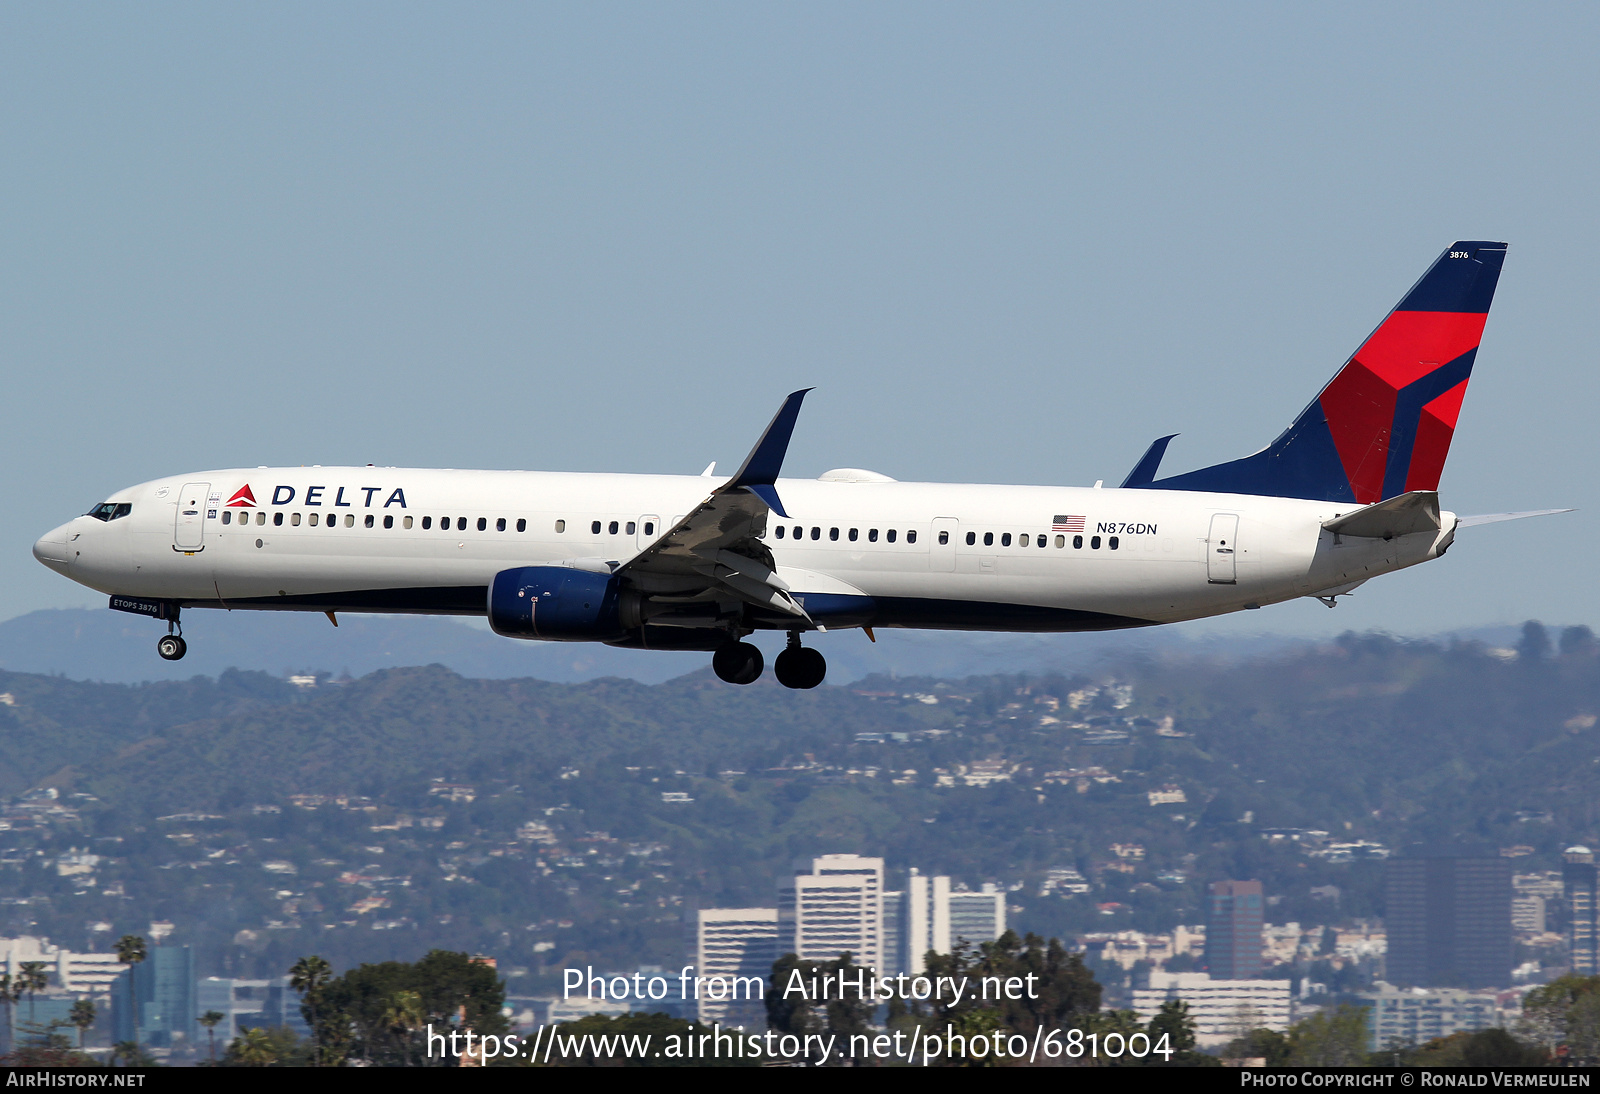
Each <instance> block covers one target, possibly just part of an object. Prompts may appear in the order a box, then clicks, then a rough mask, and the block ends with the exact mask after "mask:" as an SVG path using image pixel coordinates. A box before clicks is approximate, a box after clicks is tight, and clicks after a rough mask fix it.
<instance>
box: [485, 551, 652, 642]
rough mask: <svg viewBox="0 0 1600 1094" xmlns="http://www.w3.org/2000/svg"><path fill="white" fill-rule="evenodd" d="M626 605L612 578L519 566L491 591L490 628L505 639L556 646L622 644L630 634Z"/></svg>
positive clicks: (500, 575)
mask: <svg viewBox="0 0 1600 1094" xmlns="http://www.w3.org/2000/svg"><path fill="white" fill-rule="evenodd" d="M622 599H623V594H622V591H621V588H620V583H619V582H618V581H617V579H616V578H615V577H613V576H612V575H610V574H599V573H594V572H592V571H589V570H577V569H573V568H571V567H568V566H520V567H518V568H517V569H515V570H501V571H500V572H499V573H498V574H495V575H494V583H493V584H491V585H490V586H489V627H490V629H491V630H493V631H494V633H496V634H498V635H503V636H504V637H506V638H540V639H544V640H545V641H554V642H594V641H603V640H605V639H608V638H620V637H622V636H623V635H624V634H625V633H626V631H627V627H625V626H624V625H623V620H622V610H621V609H622V604H621V602H622ZM630 614H637V613H636V612H635V613H630ZM635 625H637V624H635Z"/></svg>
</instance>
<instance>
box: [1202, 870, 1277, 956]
mask: <svg viewBox="0 0 1600 1094" xmlns="http://www.w3.org/2000/svg"><path fill="white" fill-rule="evenodd" d="M1264 904H1265V900H1264V898H1263V896H1262V893H1261V882H1259V881H1215V882H1212V883H1211V892H1210V897H1209V900H1208V903H1207V905H1206V968H1207V969H1208V970H1209V971H1210V973H1211V978H1212V979H1213V980H1254V979H1255V978H1256V977H1258V976H1260V975H1261V968H1262V962H1261V920H1262V913H1263V905H1264Z"/></svg>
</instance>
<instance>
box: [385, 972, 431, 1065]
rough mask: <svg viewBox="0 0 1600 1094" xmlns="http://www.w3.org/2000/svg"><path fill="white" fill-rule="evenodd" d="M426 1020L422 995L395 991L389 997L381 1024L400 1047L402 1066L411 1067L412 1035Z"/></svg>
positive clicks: (413, 992)
mask: <svg viewBox="0 0 1600 1094" xmlns="http://www.w3.org/2000/svg"><path fill="white" fill-rule="evenodd" d="M427 1020H428V1015H427V1013H426V1012H425V1011H424V1010H423V1008H422V995H421V993H420V992H415V991H397V992H395V993H394V994H393V995H391V996H389V1003H388V1005H387V1006H385V1007H384V1010H383V1024H384V1025H385V1026H386V1027H387V1028H388V1030H389V1032H390V1033H391V1034H393V1035H394V1038H395V1041H396V1042H397V1043H398V1044H399V1046H400V1060H401V1063H402V1066H405V1067H410V1066H411V1050H412V1048H413V1047H414V1046H413V1045H412V1035H413V1034H414V1033H416V1031H417V1030H419V1029H421V1028H422V1027H423V1026H424V1025H425V1024H426V1023H427Z"/></svg>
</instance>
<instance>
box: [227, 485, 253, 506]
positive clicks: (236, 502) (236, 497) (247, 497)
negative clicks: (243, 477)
mask: <svg viewBox="0 0 1600 1094" xmlns="http://www.w3.org/2000/svg"><path fill="white" fill-rule="evenodd" d="M255 504H256V496H255V495H254V494H253V493H251V492H250V484H249V483H245V484H244V485H243V486H241V487H239V489H237V490H235V491H234V492H233V497H231V498H229V499H228V504H227V506H226V507H225V508H229V509H239V508H244V509H253V508H255Z"/></svg>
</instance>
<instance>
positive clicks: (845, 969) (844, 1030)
mask: <svg viewBox="0 0 1600 1094" xmlns="http://www.w3.org/2000/svg"><path fill="white" fill-rule="evenodd" d="M861 971H862V970H861V966H859V965H857V964H856V963H855V959H854V958H853V957H852V956H851V955H850V954H848V953H843V954H840V955H839V956H838V958H837V959H836V960H833V961H807V960H804V959H802V958H799V957H796V956H795V955H794V954H792V953H790V954H784V955H783V956H782V957H780V958H778V960H777V961H775V962H773V964H772V980H771V982H770V987H768V989H767V994H766V1005H767V1026H768V1027H769V1028H771V1029H775V1030H778V1031H779V1032H781V1033H792V1034H794V1035H796V1036H797V1037H800V1038H802V1043H803V1044H804V1043H807V1042H805V1041H804V1038H806V1037H809V1036H812V1035H818V1034H820V1035H823V1036H828V1035H832V1036H835V1037H839V1038H841V1039H843V1040H844V1041H845V1042H846V1043H848V1040H849V1038H850V1036H851V1035H852V1034H857V1033H865V1032H866V1031H867V1024H868V1023H869V1022H870V1021H871V1020H872V1012H873V1011H874V1010H876V1009H877V1003H876V1002H874V1001H873V1000H872V998H871V996H870V992H867V993H863V992H858V991H857V990H856V984H855V978H856V976H857V975H858V974H860V973H861ZM871 975H872V973H871V970H870V969H869V970H866V972H865V975H864V976H863V977H862V980H863V983H865V982H867V981H869V980H870V978H871ZM841 977H843V978H844V984H845V986H844V989H843V990H842V991H841V990H839V984H840V982H841V979H840V978H841ZM830 980H831V983H832V985H833V990H831V991H828V992H826V993H824V992H823V991H822V990H821V985H823V984H827V983H829V982H830ZM813 984H815V985H818V990H817V991H815V992H813V990H812V985H813ZM824 994H825V997H824V998H816V996H819V995H824ZM810 1043H815V1042H810ZM841 1060H842V1057H839V1056H835V1057H831V1058H830V1059H828V1060H824V1061H817V1062H821V1063H825V1064H836V1063H839V1062H841Z"/></svg>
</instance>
